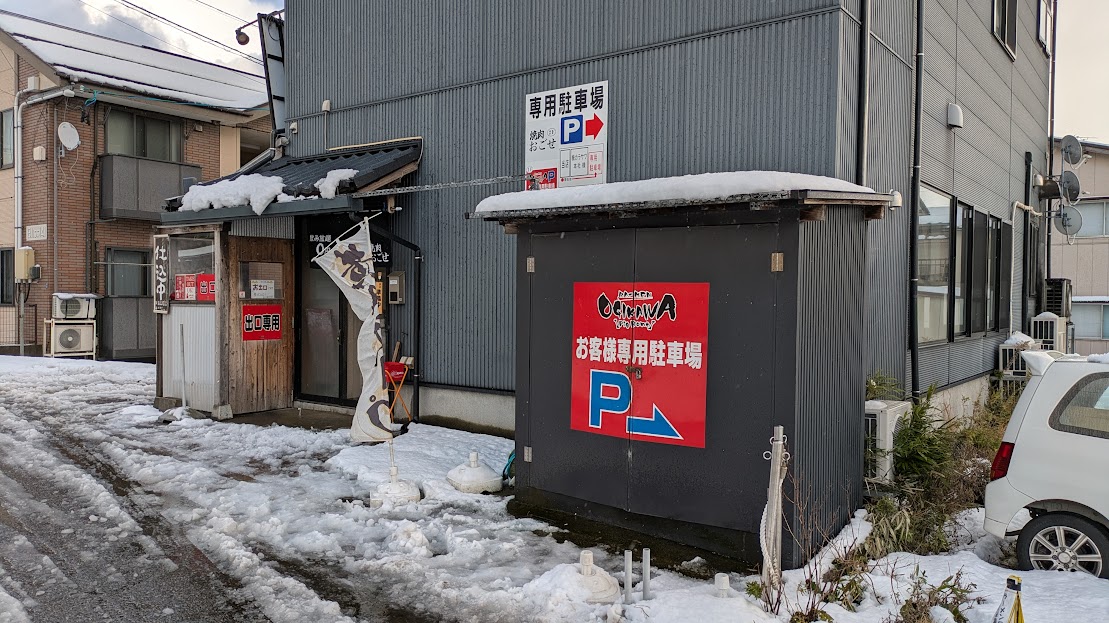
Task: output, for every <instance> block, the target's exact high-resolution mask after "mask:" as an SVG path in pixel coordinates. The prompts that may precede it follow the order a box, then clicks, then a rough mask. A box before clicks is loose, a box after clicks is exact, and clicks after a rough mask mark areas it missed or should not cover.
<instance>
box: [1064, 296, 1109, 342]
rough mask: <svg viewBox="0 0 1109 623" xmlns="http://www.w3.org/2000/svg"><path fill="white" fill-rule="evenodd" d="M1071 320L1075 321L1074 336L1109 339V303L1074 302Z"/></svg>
mask: <svg viewBox="0 0 1109 623" xmlns="http://www.w3.org/2000/svg"><path fill="white" fill-rule="evenodd" d="M1071 322H1073V323H1074V337H1078V338H1087V339H1094V340H1109V305H1106V304H1103V303H1073V304H1072V305H1071Z"/></svg>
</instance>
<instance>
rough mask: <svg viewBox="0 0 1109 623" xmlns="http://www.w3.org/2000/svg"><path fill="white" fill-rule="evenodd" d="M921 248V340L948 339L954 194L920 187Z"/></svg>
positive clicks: (919, 249) (919, 243)
mask: <svg viewBox="0 0 1109 623" xmlns="http://www.w3.org/2000/svg"><path fill="white" fill-rule="evenodd" d="M917 211H918V213H919V221H920V226H919V229H918V231H917V251H918V255H917V258H918V262H919V269H918V270H919V272H920V280H919V281H918V282H917V299H916V305H917V317H918V318H919V320H920V341H921V342H938V341H941V340H943V341H946V340H947V328H948V297H949V295H950V291H951V284H950V282H951V197H950V196H948V195H945V194H943V193H939V192H936V191H934V190H931V189H928V188H921V189H920V206H919V207H918V208H917Z"/></svg>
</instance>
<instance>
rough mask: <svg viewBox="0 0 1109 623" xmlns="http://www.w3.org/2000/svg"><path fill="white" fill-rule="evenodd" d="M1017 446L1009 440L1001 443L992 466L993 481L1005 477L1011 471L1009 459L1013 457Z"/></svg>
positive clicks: (991, 477)
mask: <svg viewBox="0 0 1109 623" xmlns="http://www.w3.org/2000/svg"><path fill="white" fill-rule="evenodd" d="M1015 448H1016V446H1014V445H1013V444H1011V443H1009V442H1008V441H1005V442H1002V443H1001V447H1000V448H998V449H997V456H995V457H993V466H991V467H990V480H991V481H992V480H998V479H1000V478H1004V477H1005V475H1006V474H1008V473H1009V461H1010V460H1012V458H1013V450H1014V449H1015Z"/></svg>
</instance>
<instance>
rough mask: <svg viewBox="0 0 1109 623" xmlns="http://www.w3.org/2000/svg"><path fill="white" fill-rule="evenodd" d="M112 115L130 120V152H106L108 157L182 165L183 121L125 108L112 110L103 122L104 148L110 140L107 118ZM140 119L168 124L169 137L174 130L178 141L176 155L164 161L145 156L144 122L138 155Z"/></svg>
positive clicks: (183, 152) (183, 156)
mask: <svg viewBox="0 0 1109 623" xmlns="http://www.w3.org/2000/svg"><path fill="white" fill-rule="evenodd" d="M113 114H115V115H127V116H128V117H129V118H130V120H131V123H130V127H131V130H130V143H131V149H130V151H128V152H126V153H120V152H108V153H109V154H110V155H120V156H127V157H129V158H144V159H146V160H154V161H156V162H172V163H174V164H182V163H184V162H185V123H184V121H183V120H181V119H179V118H176V117H170V116H167V115H158V114H150V113H146V112H138V111H134V110H130V109H126V108H115V109H112V110H110V111H108V114H107V115H106V116H105V122H104V126H105V133H106V135H105V137H104V144H105V146H107V145H108V144H109V141H110V140H111V137H110V136H109V135H110V130H109V126H108V119H107V118H108V117H109V116H111V115H113ZM140 119H144V120H145V119H151V120H155V121H164V122H166V123H167V124H169V128H170V134H169V135H170V136H172V135H173V134H174V133H175V130H176V134H177V139H178V140H177V142H176V145H177V149H176V152H177V153H175V154H172V155H171V156H170V159H169V160H164V159H162V158H154V157H151V156H148V155H146V152H147V145H146V131H145V129H146V126H145V122H144V125H143V132H142V133H141V136H142V138H143V147H142V150H141V151H142V152H143V153H141V154H140V153H139V151H140V149H139V138H140V132H139V120H140Z"/></svg>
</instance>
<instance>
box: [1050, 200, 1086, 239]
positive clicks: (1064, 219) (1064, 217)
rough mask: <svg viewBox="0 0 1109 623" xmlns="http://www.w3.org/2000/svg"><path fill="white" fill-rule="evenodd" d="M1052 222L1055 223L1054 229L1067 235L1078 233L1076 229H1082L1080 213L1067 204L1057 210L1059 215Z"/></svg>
mask: <svg viewBox="0 0 1109 623" xmlns="http://www.w3.org/2000/svg"><path fill="white" fill-rule="evenodd" d="M1052 222H1053V223H1055V229H1058V230H1059V231H1061V232H1063V233H1064V234H1066V235H1068V236H1073V235H1075V234H1077V233H1078V230H1080V229H1082V213H1081V212H1079V211H1078V210H1076V209H1074V208H1072V207H1070V206H1067V207H1065V208H1063V209H1062V211H1060V212H1059V215H1058V216H1056V217H1055V219H1054V220H1052Z"/></svg>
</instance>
